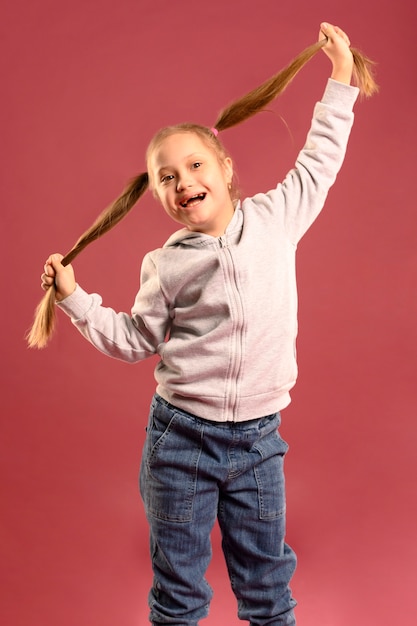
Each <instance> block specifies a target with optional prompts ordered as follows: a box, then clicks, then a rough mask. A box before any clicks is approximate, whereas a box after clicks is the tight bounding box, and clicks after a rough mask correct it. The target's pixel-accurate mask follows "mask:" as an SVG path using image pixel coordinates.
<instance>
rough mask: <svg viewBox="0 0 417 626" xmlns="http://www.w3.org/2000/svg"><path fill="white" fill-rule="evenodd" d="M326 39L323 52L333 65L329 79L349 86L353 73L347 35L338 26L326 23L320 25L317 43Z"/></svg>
mask: <svg viewBox="0 0 417 626" xmlns="http://www.w3.org/2000/svg"><path fill="white" fill-rule="evenodd" d="M323 35H324V36H325V37H327V42H326V44H325V45H324V46H323V52H324V53H325V54H327V56H328V57H329V59H330V60H331V62H332V64H333V72H332V75H331V77H332V78H333V79H334V80H338V81H339V82H341V83H347V84H348V85H349V84H350V81H351V79H352V72H353V56H352V52H351V51H350V40H349V37H348V36H347V34H346V33H345V32H344V31H343V30H342V29H341V28H339V27H338V26H333V25H332V24H328V23H327V22H323V23H322V24H320V33H319V41H320V40H322V39H323Z"/></svg>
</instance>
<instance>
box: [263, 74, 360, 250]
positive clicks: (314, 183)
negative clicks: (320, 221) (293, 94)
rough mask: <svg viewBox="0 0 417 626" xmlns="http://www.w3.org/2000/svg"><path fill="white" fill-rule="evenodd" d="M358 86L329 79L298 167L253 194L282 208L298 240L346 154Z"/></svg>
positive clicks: (290, 232)
mask: <svg viewBox="0 0 417 626" xmlns="http://www.w3.org/2000/svg"><path fill="white" fill-rule="evenodd" d="M358 94H359V89H358V88H357V87H352V86H350V85H345V84H343V83H340V82H337V81H335V80H333V79H331V78H330V79H329V80H328V83H327V86H326V90H325V92H324V95H323V98H322V100H321V101H320V102H318V103H317V104H316V106H315V108H314V114H313V119H312V123H311V127H310V130H309V133H308V135H307V139H306V143H305V145H304V148H303V149H302V150H301V152H300V153H299V155H298V157H297V160H296V164H295V167H294V168H293V169H292V170H291V171H290V172H289V173H288V174H287V176H286V178H285V179H284V181H283V182H282V183H280V184H279V185H278V186H277V188H276V189H273V190H272V191H270V192H268V193H267V194H258V195H257V196H254V198H253V200H254V201H255V203H257V202H258V203H259V204H263V205H264V206H265V205H267V207H268V208H269V210H270V211H271V212H272V213H275V214H276V212H277V211H279V212H280V219H283V220H284V225H285V229H286V232H287V234H288V236H289V238H290V240H291V242H292V243H294V244H297V243H298V241H299V240H300V239H301V237H302V236H303V235H304V233H305V232H306V230H307V229H308V228H309V226H310V225H311V224H312V222H313V221H314V220H315V219H316V217H317V215H318V214H319V212H320V211H321V209H322V207H323V205H324V202H325V200H326V197H327V194H328V191H329V189H330V187H331V186H332V185H333V183H334V181H335V179H336V176H337V174H338V172H339V170H340V168H341V165H342V163H343V159H344V156H345V152H346V148H347V142H348V138H349V134H350V130H351V128H352V124H353V119H354V115H353V111H352V109H353V105H354V103H355V101H356V98H357V97H358Z"/></svg>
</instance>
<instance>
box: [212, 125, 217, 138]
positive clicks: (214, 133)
mask: <svg viewBox="0 0 417 626" xmlns="http://www.w3.org/2000/svg"><path fill="white" fill-rule="evenodd" d="M210 130H211V132H212V133H213V135H214V136H215V137H217V135H218V134H219V131H218V130H217V128H214V126H213V127H212V128H210Z"/></svg>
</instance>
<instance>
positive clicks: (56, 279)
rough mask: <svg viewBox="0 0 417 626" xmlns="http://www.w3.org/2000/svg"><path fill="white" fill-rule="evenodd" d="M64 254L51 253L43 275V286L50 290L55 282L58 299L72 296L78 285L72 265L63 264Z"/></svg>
mask: <svg viewBox="0 0 417 626" xmlns="http://www.w3.org/2000/svg"><path fill="white" fill-rule="evenodd" d="M63 258H64V257H63V256H62V254H51V256H50V257H49V258H48V259H47V261H46V263H45V265H44V273H43V274H42V276H41V287H42V289H44V290H45V291H48V289H49V288H50V287H52V285H53V284H54V283H55V288H56V299H57V300H58V301H60V300H63V299H64V298H66V297H68V296H70V295H71V294H72V293H73V291H74V290H75V287H76V282H75V275H74V270H73V269H72V265H66V266H64V265H62V263H61V261H62V259H63Z"/></svg>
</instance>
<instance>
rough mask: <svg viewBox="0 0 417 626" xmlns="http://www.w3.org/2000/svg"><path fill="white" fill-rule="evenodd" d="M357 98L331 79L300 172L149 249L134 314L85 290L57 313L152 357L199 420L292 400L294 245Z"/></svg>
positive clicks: (159, 375) (339, 151)
mask: <svg viewBox="0 0 417 626" xmlns="http://www.w3.org/2000/svg"><path fill="white" fill-rule="evenodd" d="M357 95H358V89H357V88H355V87H350V86H348V85H344V84H342V83H338V82H336V81H334V80H332V79H329V81H328V84H327V87H326V90H325V93H324V95H323V98H322V100H321V102H319V103H317V104H316V106H315V109H314V116H313V120H312V125H311V128H310V131H309V133H308V136H307V141H306V144H305V146H304V148H303V150H302V151H301V152H300V154H299V156H298V158H297V161H296V165H295V167H294V169H292V170H291V171H290V172H289V173H288V175H287V176H286V178H285V180H284V181H283V182H282V183H280V184H279V185H278V186H277V187H276V188H275V189H273V190H272V191H269V192H268V193H259V194H257V195H255V196H253V197H252V198H246V199H245V200H244V201H243V202H242V203H241V204H240V203H239V204H238V205H237V207H236V210H235V212H234V216H233V218H232V220H231V222H230V224H229V225H228V227H227V229H226V232H225V234H224V235H222V236H221V237H212V236H210V235H205V234H201V233H196V232H191V231H189V230H187V229H185V228H184V229H182V230H179V231H178V232H176V233H174V234H173V235H172V236H171V237H170V238H169V239H168V241H167V242H166V243H165V245H164V246H163V247H162V248H159V249H157V250H154V251H153V252H150V253H148V254H147V255H146V256H145V258H144V260H143V264H142V272H141V285H140V290H139V292H138V294H137V296H136V299H135V302H134V305H133V307H132V312H131V315H128V314H127V313H116V312H115V311H113V310H112V309H110V308H105V307H103V306H102V305H101V298H100V296H99V295H97V294H87V293H86V292H85V291H83V290H82V289H81V287H79V286H77V288H76V290H75V292H74V293H73V294H72V295H71V296H68V297H67V298H65V300H63V301H61V302H60V303H59V306H60V308H61V309H62V310H63V311H65V312H66V313H67V314H68V315H69V316H70V317H71V319H72V321H73V323H74V324H75V326H76V327H77V328H78V329H79V330H80V332H81V333H82V334H83V335H84V336H85V337H86V338H87V339H88V340H89V341H90V342H91V343H92V344H93V345H94V346H95V347H96V348H98V349H99V350H101V351H102V352H104V353H105V354H107V355H109V356H112V357H114V358H117V359H121V360H123V361H128V362H130V363H133V362H136V361H140V360H142V359H145V358H146V357H148V356H150V355H153V354H155V353H157V354H158V355H159V356H160V360H159V362H158V364H157V366H156V368H155V378H156V381H157V392H158V393H159V395H161V396H162V397H163V398H165V399H166V400H167V401H168V402H170V403H171V404H173V405H175V406H177V407H179V408H181V409H183V410H185V411H188V412H190V413H192V414H194V415H198V416H200V417H202V418H205V419H208V420H213V421H218V422H224V421H227V420H233V421H244V420H248V419H254V418H257V417H262V416H264V415H269V414H271V413H274V412H275V411H279V410H281V409H283V408H284V407H286V406H287V405H288V404H289V402H290V395H289V391H290V389H291V388H292V387H293V385H294V384H295V381H296V378H297V363H296V349H295V341H296V336H297V288H296V276H295V253H296V248H297V243H298V241H299V240H300V238H301V237H302V235H303V234H304V233H305V231H306V230H307V229H308V227H309V226H310V225H311V224H312V222H313V221H314V219H315V218H316V217H317V215H318V213H319V212H320V210H321V208H322V206H323V204H324V201H325V199H326V195H327V192H328V190H329V188H330V186H331V185H332V184H333V182H334V180H335V178H336V175H337V172H338V171H339V169H340V166H341V164H342V161H343V158H344V155H345V151H346V145H347V141H348V137H349V133H350V129H351V126H352V123H353V113H352V108H353V104H354V102H355V100H356V98H357Z"/></svg>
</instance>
